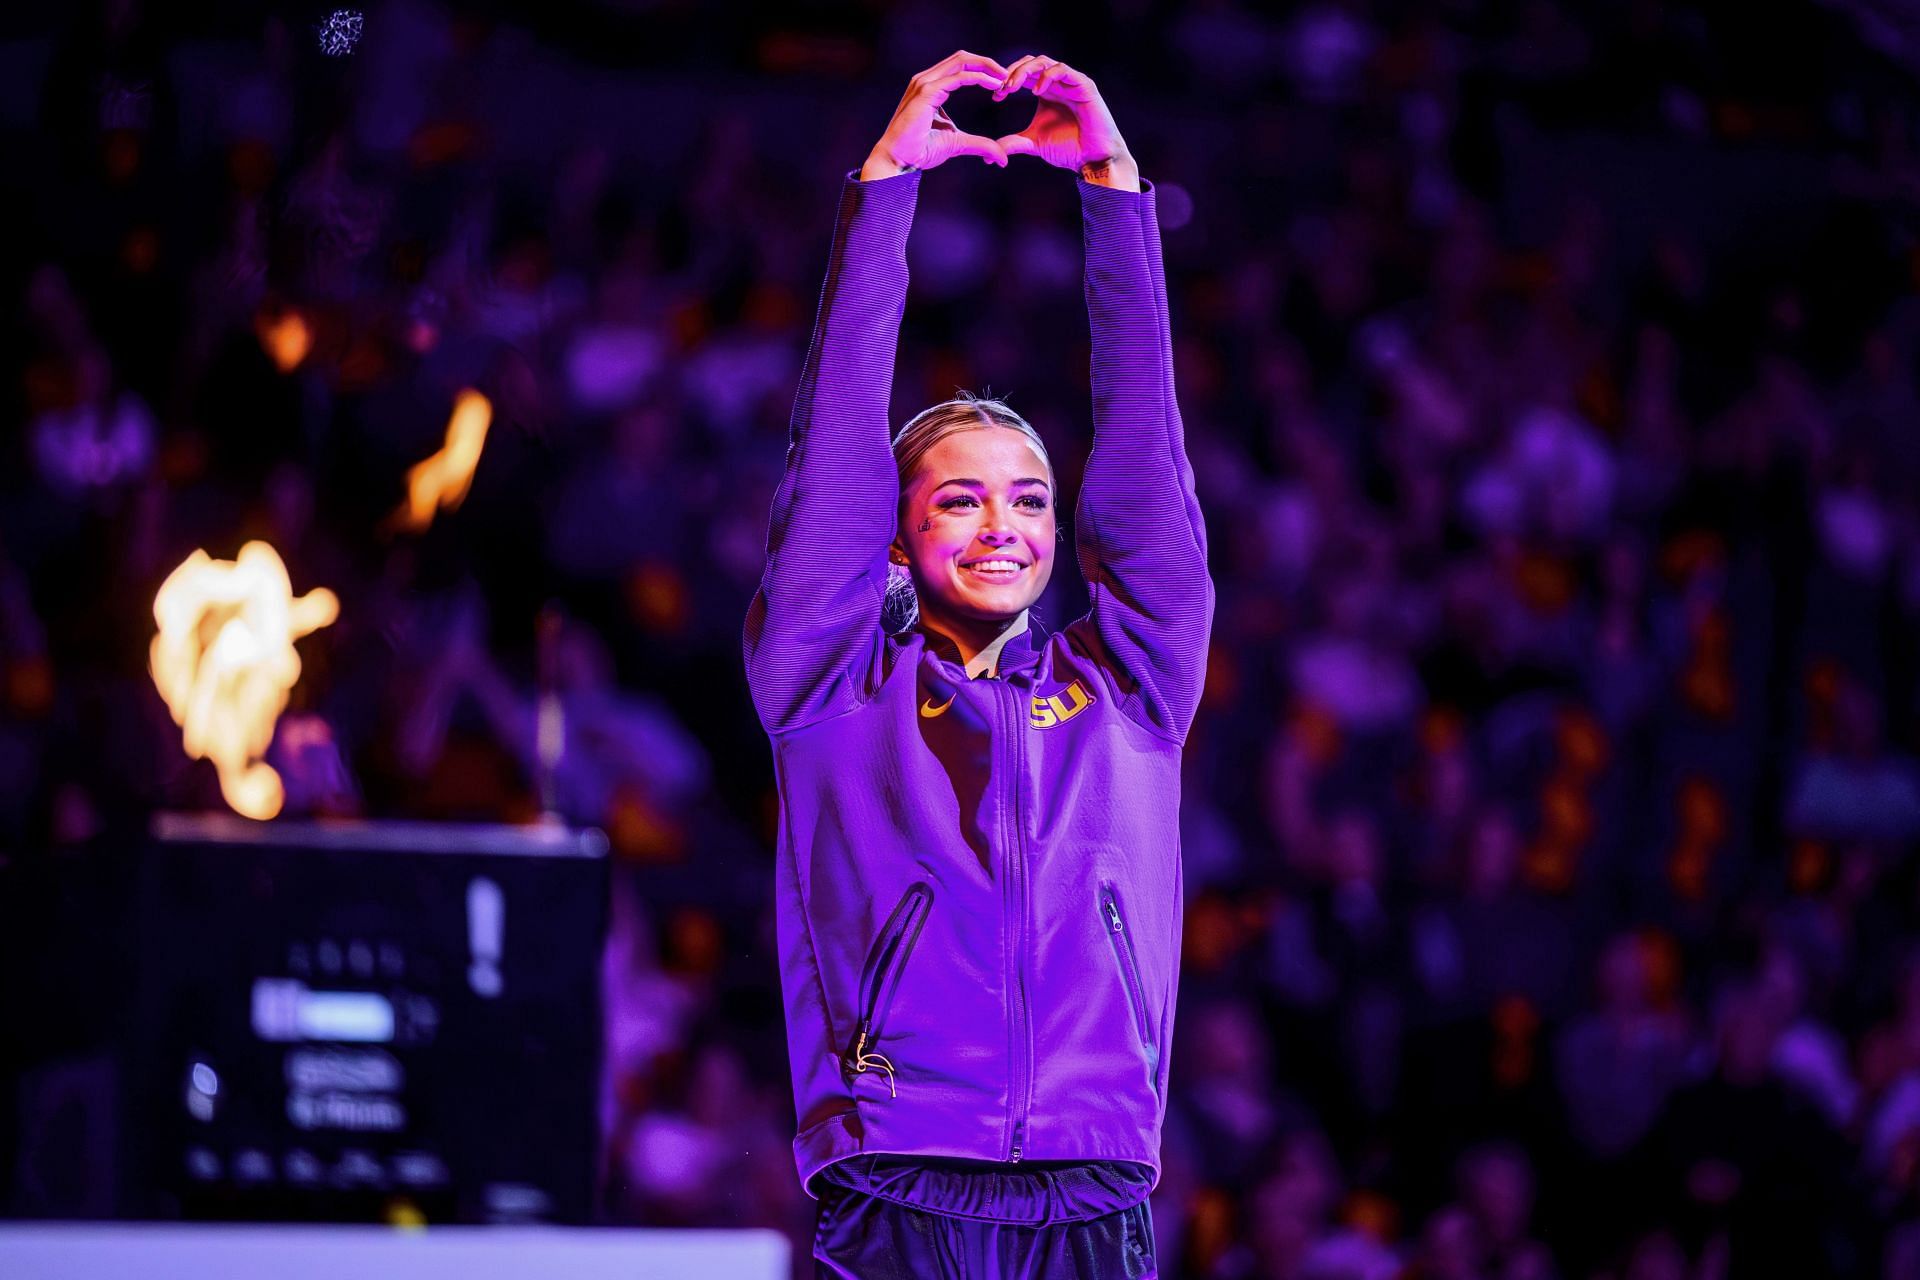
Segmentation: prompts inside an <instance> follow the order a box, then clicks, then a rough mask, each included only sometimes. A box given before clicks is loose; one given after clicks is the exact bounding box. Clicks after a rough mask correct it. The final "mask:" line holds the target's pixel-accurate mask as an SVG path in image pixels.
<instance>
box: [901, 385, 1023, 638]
mask: <svg viewBox="0 0 1920 1280" xmlns="http://www.w3.org/2000/svg"><path fill="white" fill-rule="evenodd" d="M986 427H1005V428H1007V429H1008V430H1009V431H1018V432H1019V433H1020V434H1021V435H1023V436H1025V437H1026V438H1027V443H1029V444H1031V445H1032V446H1033V451H1034V452H1035V453H1037V454H1039V455H1040V461H1041V462H1042V463H1043V464H1044V465H1045V466H1046V468H1047V483H1048V484H1049V485H1052V484H1054V479H1053V459H1052V458H1049V457H1048V456H1047V445H1046V442H1045V441H1044V440H1042V439H1041V438H1040V433H1039V432H1038V431H1035V430H1034V429H1033V424H1032V423H1031V422H1028V421H1027V420H1026V419H1025V418H1023V417H1021V416H1020V415H1019V414H1017V413H1015V412H1014V411H1013V406H1011V405H1009V404H1008V403H1007V402H1006V401H1004V400H1000V399H996V398H995V397H994V396H993V394H992V389H991V388H989V389H988V394H986V395H984V396H976V395H974V394H973V392H971V391H962V392H961V393H960V394H959V395H957V396H955V397H954V398H953V399H951V400H942V401H941V402H940V403H939V404H936V405H933V406H931V407H929V408H926V409H922V410H921V411H920V412H919V413H916V414H914V415H913V417H912V418H910V419H909V420H908V421H907V425H906V426H904V427H901V428H900V430H899V431H898V432H897V433H896V434H895V435H894V437H893V463H894V467H895V469H896V470H897V471H898V472H899V475H900V493H901V496H902V498H904V497H905V495H906V491H907V485H908V484H909V483H911V482H912V480H913V477H914V474H915V473H916V472H917V471H919V469H920V462H921V459H923V458H925V457H926V456H927V451H928V450H929V449H931V448H933V446H934V445H936V444H938V443H940V441H942V440H944V439H946V438H947V437H948V436H950V435H953V434H954V433H955V432H958V431H979V430H982V429H984V428H986ZM1055 487H1058V486H1055ZM919 620H920V597H919V595H918V594H917V593H916V592H915V591H914V589H913V575H912V574H911V573H909V572H908V571H907V569H906V566H904V565H896V564H890V565H888V566H887V594H886V600H885V602H884V603H883V605H882V607H881V623H880V625H881V626H882V627H884V628H885V629H886V630H887V632H888V633H892V632H896V631H904V630H906V629H907V628H908V627H911V626H913V625H914V624H915V623H916V622H918V621H919Z"/></svg>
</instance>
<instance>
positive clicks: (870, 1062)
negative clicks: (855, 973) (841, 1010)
mask: <svg viewBox="0 0 1920 1280" xmlns="http://www.w3.org/2000/svg"><path fill="white" fill-rule="evenodd" d="M932 906H933V890H932V889H930V888H929V887H928V886H927V885H926V883H925V882H923V881H916V882H914V883H913V884H911V885H909V886H908V887H907V891H906V892H905V893H904V894H902V895H901V897H900V901H899V903H898V904H897V905H895V907H894V908H893V914H892V915H890V916H888V917H887V922H886V923H885V924H884V925H882V926H880V935H879V937H877V938H875V939H874V942H873V947H872V948H871V949H870V950H869V951H868V952H867V963H866V965H865V967H864V968H863V969H862V971H861V974H860V1027H859V1030H858V1031H857V1032H856V1033H855V1035H854V1040H853V1044H852V1045H850V1046H849V1047H848V1048H847V1051H846V1052H845V1053H843V1054H841V1055H840V1069H841V1071H842V1072H844V1073H845V1074H846V1076H847V1079H848V1082H849V1083H851V1082H852V1078H853V1077H854V1076H856V1075H863V1074H865V1073H866V1072H867V1071H868V1070H871V1069H876V1068H877V1069H878V1070H881V1071H884V1072H886V1073H887V1093H888V1095H889V1096H891V1097H899V1096H900V1095H899V1093H898V1091H897V1090H895V1088H894V1085H893V1064H892V1063H891V1062H889V1061H887V1059H886V1058H885V1057H884V1056H883V1055H881V1054H878V1053H874V1052H872V1051H871V1049H870V1048H869V1046H871V1045H872V1044H873V1043H874V1042H875V1041H877V1040H879V1038H880V1030H881V1025H882V1022H883V1020H884V1019H885V1017H886V1013H887V1008H888V1006H889V1005H891V1004H892V1002H893V989H894V988H895V987H896V986H898V985H899V982H900V973H901V970H903V969H904V968H906V964H907V957H908V956H909V955H910V954H912V952H913V944H914V943H915V942H916V941H917V940H918V939H919V937H920V927H921V926H922V925H923V924H925V923H926V921H927V912H928V911H929V910H930V909H931V908H932Z"/></svg>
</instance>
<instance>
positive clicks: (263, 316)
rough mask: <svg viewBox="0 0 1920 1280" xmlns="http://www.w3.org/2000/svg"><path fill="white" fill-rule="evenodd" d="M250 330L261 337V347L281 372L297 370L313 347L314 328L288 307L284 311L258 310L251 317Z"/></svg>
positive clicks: (304, 318)
mask: <svg viewBox="0 0 1920 1280" xmlns="http://www.w3.org/2000/svg"><path fill="white" fill-rule="evenodd" d="M253 331H254V333H255V335H256V336H258V337H259V339H260V349H261V350H263V351H265V352H266V353H267V358H268V359H269V360H271V361H273V367H274V368H276V369H278V370H279V371H280V372H282V373H292V372H293V371H294V370H295V369H298V368H299V367H300V362H301V361H303V360H305V359H306V358H307V356H308V354H309V353H310V352H312V350H313V327H312V326H311V325H309V324H308V323H307V318H306V317H305V316H303V315H301V314H300V313H299V312H298V311H295V310H294V309H292V308H291V307H289V308H288V309H287V310H285V311H275V312H268V311H264V310H263V311H261V312H260V314H259V315H257V316H255V317H254V318H253Z"/></svg>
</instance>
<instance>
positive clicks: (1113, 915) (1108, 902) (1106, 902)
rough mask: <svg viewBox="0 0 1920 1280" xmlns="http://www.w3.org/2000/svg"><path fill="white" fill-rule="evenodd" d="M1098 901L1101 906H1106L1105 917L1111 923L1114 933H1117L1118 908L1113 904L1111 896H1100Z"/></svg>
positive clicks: (1118, 922) (1118, 924)
mask: <svg viewBox="0 0 1920 1280" xmlns="http://www.w3.org/2000/svg"><path fill="white" fill-rule="evenodd" d="M1100 903H1101V905H1102V906H1104V907H1106V909H1107V919H1108V921H1110V922H1111V923H1112V925H1113V931H1114V932H1115V933H1119V932H1120V931H1121V930H1120V908H1119V907H1116V906H1114V905H1113V899H1112V898H1102V899H1101V900H1100Z"/></svg>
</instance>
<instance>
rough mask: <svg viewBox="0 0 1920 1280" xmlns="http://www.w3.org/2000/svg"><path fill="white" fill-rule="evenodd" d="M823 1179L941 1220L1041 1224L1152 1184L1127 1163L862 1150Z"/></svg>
mask: <svg viewBox="0 0 1920 1280" xmlns="http://www.w3.org/2000/svg"><path fill="white" fill-rule="evenodd" d="M816 1176H817V1177H818V1178H819V1180H820V1181H822V1182H826V1183H832V1184H834V1185H836V1186H841V1187H845V1188H847V1189H849V1190H851V1191H857V1192H859V1193H860V1194H862V1195H868V1196H872V1197H874V1198H875V1199H878V1200H891V1201H893V1202H894V1203H896V1204H904V1205H907V1206H909V1207H910V1208H914V1209H919V1210H921V1211H923V1212H926V1213H932V1214H938V1215H939V1216H941V1217H944V1218H976V1219H980V1220H982V1221H987V1222H1012V1223H1021V1224H1024V1225H1027V1226H1045V1225H1047V1224H1050V1223H1055V1222H1085V1221H1087V1220H1088V1219H1091V1218H1104V1217H1106V1216H1107V1215H1108V1214H1110V1213H1118V1212H1120V1211H1121V1210H1122V1209H1131V1208H1132V1207H1133V1206H1134V1205H1137V1204H1139V1203H1140V1202H1141V1201H1143V1200H1145V1199H1146V1198H1147V1195H1148V1193H1149V1192H1150V1191H1152V1189H1153V1170H1152V1169H1151V1168H1149V1167H1148V1166H1146V1165H1143V1164H1136V1163H1134V1162H1132V1161H1130V1160H1099V1161H1078V1160H1073V1161H1068V1160H1062V1161H1042V1160H1035V1161H1024V1162H1022V1163H1020V1164H1018V1165H1012V1164H999V1163H995V1162H993V1161H985V1160H962V1159H957V1158H954V1157H951V1156H900V1155H886V1154H879V1155H860V1156H850V1157H848V1158H847V1159H845V1160H840V1161H836V1162H835V1163H833V1164H830V1165H828V1166H827V1167H826V1168H824V1169H822V1170H821V1171H820V1172H819V1173H818V1174H817V1175H816Z"/></svg>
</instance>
